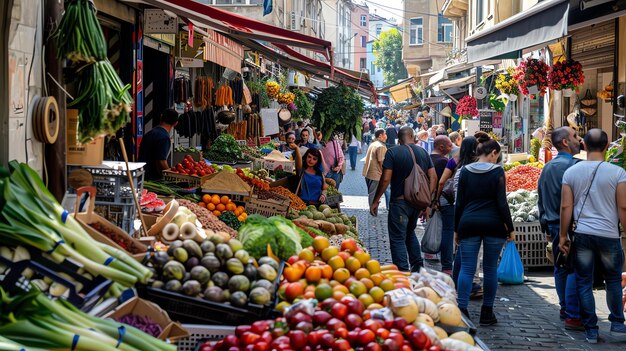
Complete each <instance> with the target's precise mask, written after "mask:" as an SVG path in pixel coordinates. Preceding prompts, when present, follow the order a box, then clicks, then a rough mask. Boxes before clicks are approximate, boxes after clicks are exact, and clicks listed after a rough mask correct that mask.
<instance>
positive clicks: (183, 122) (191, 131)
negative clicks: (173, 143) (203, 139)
mask: <svg viewBox="0 0 626 351" xmlns="http://www.w3.org/2000/svg"><path fill="white" fill-rule="evenodd" d="M199 119H200V118H199V115H198V114H196V113H195V112H193V111H187V112H185V113H183V114H182V115H180V117H178V124H176V127H174V128H175V129H176V132H177V133H178V135H180V136H181V137H183V138H191V137H193V136H194V135H196V134H198V132H199V129H200V124H201V123H200V121H199Z"/></svg>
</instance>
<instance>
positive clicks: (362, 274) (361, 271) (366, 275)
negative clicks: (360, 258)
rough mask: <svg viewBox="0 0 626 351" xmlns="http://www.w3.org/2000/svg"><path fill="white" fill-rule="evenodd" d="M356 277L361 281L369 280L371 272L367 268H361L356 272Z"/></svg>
mask: <svg viewBox="0 0 626 351" xmlns="http://www.w3.org/2000/svg"><path fill="white" fill-rule="evenodd" d="M354 277H355V278H356V279H359V280H361V279H362V278H369V277H370V272H369V271H368V270H367V269H365V268H359V269H357V270H356V272H354Z"/></svg>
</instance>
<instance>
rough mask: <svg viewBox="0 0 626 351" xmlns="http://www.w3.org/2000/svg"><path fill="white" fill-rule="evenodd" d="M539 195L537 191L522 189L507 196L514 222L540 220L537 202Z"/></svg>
mask: <svg viewBox="0 0 626 351" xmlns="http://www.w3.org/2000/svg"><path fill="white" fill-rule="evenodd" d="M538 199H539V195H538V194H537V191H536V190H533V191H528V190H524V189H520V190H517V191H514V192H511V193H508V194H507V195H506V200H507V202H508V203H509V209H510V210H511V217H512V218H513V222H535V221H538V220H539V208H538V207H537V201H538Z"/></svg>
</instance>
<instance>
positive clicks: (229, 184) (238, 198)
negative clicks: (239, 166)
mask: <svg viewBox="0 0 626 351" xmlns="http://www.w3.org/2000/svg"><path fill="white" fill-rule="evenodd" d="M201 191H202V193H204V194H211V195H213V194H218V195H220V196H221V195H226V196H228V197H229V198H230V199H231V200H232V201H234V202H246V201H247V199H248V197H249V196H250V192H251V191H252V188H251V187H250V185H248V183H246V182H245V181H244V180H243V179H241V178H240V177H239V176H238V175H236V174H235V173H230V172H226V171H222V172H218V173H215V174H211V175H210V176H209V178H208V179H206V180H205V181H203V182H202V190H201Z"/></svg>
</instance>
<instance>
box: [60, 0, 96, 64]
mask: <svg viewBox="0 0 626 351" xmlns="http://www.w3.org/2000/svg"><path fill="white" fill-rule="evenodd" d="M52 38H54V39H55V41H56V47H57V55H58V57H59V58H67V59H69V60H70V61H72V62H96V61H103V60H106V59H107V44H106V42H105V39H104V34H103V33H102V27H100V23H99V22H98V18H97V17H96V7H95V6H94V4H93V1H90V0H74V1H66V6H65V12H64V13H63V17H61V20H60V21H59V26H58V27H57V28H56V29H55V30H54V32H53V33H52Z"/></svg>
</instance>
